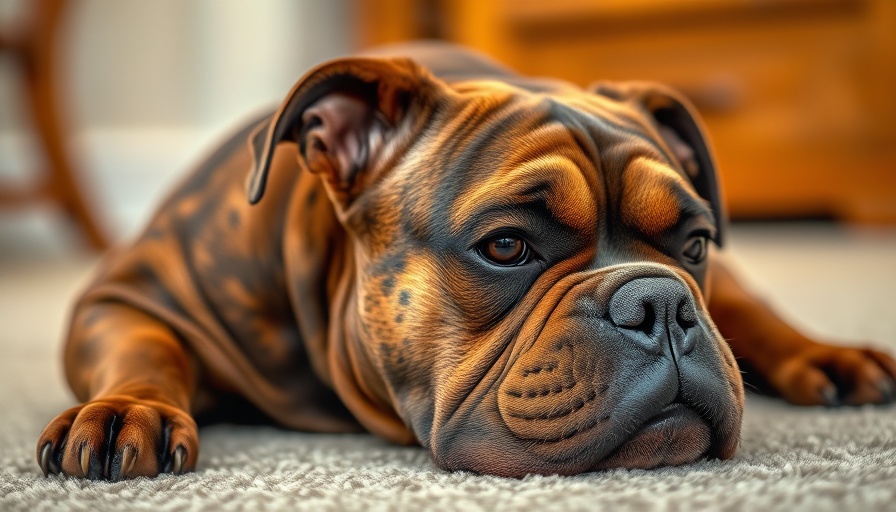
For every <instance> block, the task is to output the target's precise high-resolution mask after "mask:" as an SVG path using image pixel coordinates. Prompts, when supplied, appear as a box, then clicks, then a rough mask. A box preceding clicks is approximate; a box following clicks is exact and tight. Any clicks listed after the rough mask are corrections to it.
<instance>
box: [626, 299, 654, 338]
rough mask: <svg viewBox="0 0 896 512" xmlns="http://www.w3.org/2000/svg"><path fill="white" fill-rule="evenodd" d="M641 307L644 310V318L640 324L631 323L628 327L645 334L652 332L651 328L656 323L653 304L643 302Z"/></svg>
mask: <svg viewBox="0 0 896 512" xmlns="http://www.w3.org/2000/svg"><path fill="white" fill-rule="evenodd" d="M641 307H642V308H643V309H642V311H643V312H644V315H643V316H644V320H642V321H641V323H640V324H638V325H633V326H631V327H630V328H631V329H633V330H635V331H641V332H643V333H644V334H647V335H650V334H653V329H654V326H655V325H656V311H654V309H653V304H651V303H649V302H644V303H642V304H641Z"/></svg>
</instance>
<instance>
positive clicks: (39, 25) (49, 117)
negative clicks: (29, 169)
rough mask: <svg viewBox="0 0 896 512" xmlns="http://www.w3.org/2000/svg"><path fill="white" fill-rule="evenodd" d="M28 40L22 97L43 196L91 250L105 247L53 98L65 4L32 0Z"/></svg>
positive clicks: (59, 103) (57, 100) (58, 102)
mask: <svg viewBox="0 0 896 512" xmlns="http://www.w3.org/2000/svg"><path fill="white" fill-rule="evenodd" d="M36 4H37V5H36V6H35V7H36V14H37V15H36V16H35V17H34V18H33V20H32V21H33V23H34V25H33V26H32V31H31V34H32V37H31V38H30V41H29V42H28V45H27V46H28V47H27V48H26V49H25V51H26V53H27V55H26V56H25V58H24V59H23V62H24V64H25V65H24V68H25V73H24V75H25V80H26V87H25V89H26V91H27V92H26V94H27V98H28V107H29V110H30V112H31V116H32V121H33V123H34V128H35V130H36V131H37V136H38V139H39V141H40V144H41V147H42V148H43V150H44V155H45V157H46V159H47V167H48V168H47V175H46V176H45V179H46V182H45V188H44V191H43V192H44V194H45V195H46V196H48V197H49V198H50V199H53V200H55V201H56V202H57V203H58V204H59V205H60V206H61V207H62V209H63V211H64V212H65V213H67V214H68V216H69V218H70V219H71V220H73V221H74V222H75V223H76V225H77V226H78V227H79V228H80V230H81V232H82V233H83V235H84V236H85V238H86V240H87V242H88V243H89V244H90V246H91V247H93V248H94V249H97V250H102V249H105V248H106V247H107V245H108V244H107V242H106V238H105V236H104V235H103V232H102V230H101V229H100V227H99V225H98V224H97V222H96V220H95V219H94V216H93V214H92V212H91V208H90V207H88V204H87V201H86V200H85V196H84V191H83V189H82V188H81V185H80V184H79V182H78V179H76V176H77V173H76V172H75V169H74V168H73V166H72V163H71V162H72V160H71V156H70V152H69V149H68V147H67V145H66V142H67V138H66V137H65V133H64V131H63V130H64V128H63V122H62V118H63V112H64V109H63V108H62V103H63V102H62V101H61V100H60V98H59V97H58V96H57V94H56V92H57V91H56V84H58V83H59V82H58V80H59V78H58V76H57V73H56V69H57V62H56V59H55V57H56V54H57V51H56V50H57V46H56V45H57V43H58V38H57V36H58V28H59V21H60V20H61V18H62V13H63V10H64V9H65V4H66V2H65V0H39V1H38V2H36Z"/></svg>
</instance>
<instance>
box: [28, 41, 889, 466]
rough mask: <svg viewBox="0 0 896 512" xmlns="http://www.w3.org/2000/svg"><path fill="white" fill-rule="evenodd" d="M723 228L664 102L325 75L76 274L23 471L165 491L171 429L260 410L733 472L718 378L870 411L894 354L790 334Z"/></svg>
mask: <svg viewBox="0 0 896 512" xmlns="http://www.w3.org/2000/svg"><path fill="white" fill-rule="evenodd" d="M247 141H248V144H247ZM725 229H726V226H725V214H724V208H723V205H722V202H721V194H720V192H719V185H718V178H717V174H716V168H715V165H714V163H713V159H712V156H711V152H710V149H709V147H708V144H707V140H706V137H705V136H704V134H703V130H702V129H701V126H700V122H699V120H698V118H697V115H696V113H695V112H694V109H693V108H692V107H691V106H690V105H689V104H688V102H687V101H686V100H685V99H684V98H682V97H681V96H680V95H679V94H677V93H676V92H674V91H672V90H670V89H668V88H666V87H664V86H662V85H658V84H653V83H643V82H630V83H599V84H597V85H595V86H593V87H591V88H588V89H581V88H579V87H576V86H573V85H571V84H568V83H564V82H561V81H555V80H546V79H533V78H527V77H524V76H520V75H517V74H515V73H514V72H512V71H510V70H508V69H507V68H505V67H503V66H501V65H499V64H496V63H494V62H492V61H490V60H488V59H486V58H484V57H482V56H479V55H477V54H475V53H472V52H470V51H467V50H464V49H461V48H457V47H454V46H450V45H444V44H435V43H433V44H416V45H409V46H400V47H392V48H389V49H385V50H381V51H379V52H374V53H371V54H367V55H362V56H357V57H351V58H342V59H338V60H333V61H330V62H327V63H324V64H322V65H320V66H318V67H317V68H315V69H313V70H311V71H310V72H308V73H307V74H306V75H305V76H304V77H303V78H301V79H300V80H299V82H298V83H297V84H296V85H295V87H294V88H293V89H292V91H291V92H290V93H289V94H288V96H287V97H286V99H285V100H284V101H283V103H282V105H281V106H280V107H279V109H277V110H276V112H274V113H273V114H271V115H267V116H265V117H264V118H263V119H259V120H256V121H254V122H252V123H250V124H249V125H248V126H246V127H245V128H244V129H242V130H240V131H239V132H238V133H236V134H235V135H234V136H233V137H232V138H231V139H230V140H229V141H228V142H226V143H224V144H223V145H222V146H221V147H220V148H219V149H218V150H217V151H216V152H215V153H214V154H213V155H212V156H211V157H210V158H209V159H208V160H207V161H206V162H205V163H203V164H201V165H200V166H199V167H198V169H196V170H195V172H194V173H192V174H191V175H190V176H189V177H188V178H187V179H186V181H184V182H183V183H182V184H181V185H180V186H179V187H178V188H177V189H176V190H175V191H174V192H173V194H172V195H171V196H170V197H169V198H168V199H167V201H165V203H164V204H163V205H162V207H161V208H160V209H159V210H158V213H157V214H156V215H155V217H154V218H153V219H152V221H151V222H150V223H149V225H148V227H147V228H146V230H145V231H144V232H143V234H142V235H141V236H140V237H139V238H138V239H137V240H136V241H135V242H134V243H132V244H131V245H130V246H128V247H123V248H119V249H117V250H115V251H114V252H112V253H111V254H109V255H108V256H107V257H106V258H105V259H104V261H103V262H102V263H101V265H100V266H99V268H98V271H97V273H96V276H95V278H94V280H93V282H92V284H91V285H90V286H89V287H88V288H87V290H86V292H85V293H84V294H83V296H82V297H81V298H80V300H79V301H78V303H77V305H76V307H75V309H74V312H73V314H72V321H71V327H70V330H69V333H68V340H67V343H66V347H65V355H64V359H65V361H64V366H65V371H66V375H67V378H68V381H69V384H70V385H71V388H72V390H73V391H74V393H75V395H76V396H77V397H78V399H79V400H81V401H82V402H83V403H82V404H81V405H78V406H76V407H73V408H71V409H69V410H67V411H65V412H63V413H62V414H60V415H59V416H58V417H56V418H55V419H53V420H52V421H51V422H50V423H49V425H48V426H47V427H46V429H45V430H44V431H43V433H42V434H41V435H40V438H39V441H38V443H37V461H38V463H39V465H40V467H41V469H42V470H43V472H44V474H60V473H61V474H64V475H71V476H76V477H86V478H90V479H109V480H119V479H122V478H130V477H136V476H154V475H157V474H159V473H162V472H171V473H182V472H185V471H191V470H193V469H195V468H196V464H197V460H198V456H199V444H198V431H197V421H199V422H200V423H202V422H204V421H212V420H222V419H223V420H228V421H240V420H246V419H248V418H257V417H263V418H266V419H268V420H270V421H273V422H274V423H276V424H278V425H281V426H283V427H286V428H290V429H298V430H302V431H317V432H358V431H368V432H372V433H374V434H376V435H378V436H382V437H383V438H385V439H387V440H389V441H392V442H395V443H401V444H412V443H419V444H420V445H421V446H422V447H423V448H425V449H427V450H429V452H430V453H431V456H432V459H433V461H434V462H435V464H436V465H438V466H439V467H441V468H444V469H446V470H468V471H473V472H477V473H484V474H493V475H501V476H508V477H520V476H523V475H526V474H530V473H537V474H562V475H571V474H576V473H580V472H586V471H593V470H598V469H601V468H615V467H624V468H654V467H657V466H662V465H676V464H685V463H689V462H692V461H696V460H699V459H702V458H718V459H728V458H731V457H732V456H733V455H734V454H735V451H736V449H737V447H738V442H739V435H740V427H741V417H742V412H743V408H744V391H743V389H744V387H743V382H742V379H741V373H742V372H745V373H746V378H747V379H748V380H752V381H753V382H754V383H755V384H756V385H757V386H759V387H760V388H761V389H764V390H767V391H769V392H772V393H776V394H778V395H780V396H782V397H783V398H785V399H786V400H788V401H790V402H792V403H795V404H803V405H817V404H820V405H835V404H864V403H885V402H890V401H892V400H893V396H894V380H896V362H894V360H893V359H892V358H891V357H890V356H888V355H886V354H884V353H881V352H878V351H875V350H871V349H863V348H845V347H836V346H830V345H826V344H822V343H819V342H817V341H814V340H811V339H808V338H807V337H805V336H804V335H802V334H800V333H798V332H797V331H795V330H794V329H793V328H791V327H790V326H789V325H787V324H786V323H785V322H784V321H782V320H781V319H780V318H779V317H778V316H776V315H775V313H774V312H772V311H771V310H770V309H769V308H768V307H767V306H765V305H764V304H763V303H762V302H761V301H760V300H758V299H757V298H756V297H755V296H753V295H751V294H750V293H749V292H747V291H745V289H744V287H743V286H741V285H740V284H739V283H738V281H737V280H736V279H735V277H733V276H732V274H731V273H730V272H729V271H728V270H727V269H726V268H725V266H724V264H723V263H722V262H721V260H720V258H719V256H718V253H717V252H716V249H715V248H714V247H713V246H719V247H720V246H722V244H723V242H724V240H725V234H726V233H725Z"/></svg>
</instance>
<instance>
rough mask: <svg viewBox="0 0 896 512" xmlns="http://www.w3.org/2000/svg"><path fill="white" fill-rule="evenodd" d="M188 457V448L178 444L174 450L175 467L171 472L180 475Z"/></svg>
mask: <svg viewBox="0 0 896 512" xmlns="http://www.w3.org/2000/svg"><path fill="white" fill-rule="evenodd" d="M186 458H187V450H186V448H184V447H183V446H178V447H177V448H176V449H175V450H174V467H173V468H172V469H171V472H172V473H174V474H175V475H179V474H180V472H181V470H182V469H183V467H184V460H185V459H186Z"/></svg>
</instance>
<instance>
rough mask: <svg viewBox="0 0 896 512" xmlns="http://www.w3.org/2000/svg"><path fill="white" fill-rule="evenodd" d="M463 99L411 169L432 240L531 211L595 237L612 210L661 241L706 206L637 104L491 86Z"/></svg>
mask: <svg viewBox="0 0 896 512" xmlns="http://www.w3.org/2000/svg"><path fill="white" fill-rule="evenodd" d="M458 92H459V94H458V95H457V97H455V98H451V100H450V101H449V102H448V104H447V105H446V106H445V107H444V108H443V109H442V110H441V112H440V116H441V118H440V119H438V120H437V121H436V122H435V123H433V127H432V128H431V130H430V131H429V132H428V133H427V134H426V135H425V139H426V140H425V143H424V144H422V146H423V147H424V148H426V149H425V150H424V151H421V152H419V153H417V154H415V155H412V156H411V160H412V161H411V162H409V165H407V166H406V169H408V170H410V171H411V172H410V173H408V174H406V175H405V178H406V180H407V181H406V184H409V185H410V186H409V187H408V186H405V187H403V188H404V189H405V190H407V191H408V192H409V193H410V195H411V196H413V197H414V200H413V201H411V203H412V205H413V206H412V208H411V210H410V212H411V213H412V219H411V221H412V223H413V225H414V227H415V229H416V230H417V231H418V232H419V234H420V235H423V236H424V237H427V238H428V237H429V236H431V235H436V236H449V237H454V236H457V235H458V234H459V233H461V232H463V231H465V230H469V229H470V228H471V226H474V227H476V226H479V227H480V228H479V229H481V230H482V231H487V230H488V229H489V227H490V226H489V224H488V223H487V222H482V221H483V220H484V219H488V218H494V217H496V216H502V217H505V218H506V217H508V216H510V217H512V216H514V215H519V214H520V212H521V211H523V210H525V211H540V212H541V213H543V214H545V215H547V216H550V217H551V218H553V219H555V220H557V221H558V222H560V223H561V224H563V225H564V226H566V227H568V228H571V229H573V230H587V229H590V228H593V227H594V226H595V225H596V224H597V222H598V217H599V216H600V215H602V214H607V208H613V209H615V210H616V211H617V213H618V214H620V215H621V216H622V217H623V219H628V220H630V221H632V222H634V223H636V224H642V225H641V226H636V227H638V228H639V229H641V230H642V231H645V232H650V233H651V234H652V233H655V232H658V231H661V230H663V229H665V228H667V227H669V226H671V225H672V224H674V223H675V222H677V220H678V214H677V212H678V211H680V210H681V209H682V208H684V207H685V205H684V204H683V203H687V202H689V201H690V200H691V199H694V200H696V194H693V192H692V190H691V189H690V187H689V185H688V184H687V181H686V180H685V179H684V178H683V176H684V174H683V172H682V171H681V170H680V169H678V168H677V165H676V164H675V163H674V161H673V160H672V159H671V157H670V155H669V152H668V151H667V149H666V148H665V147H664V145H663V143H662V142H661V139H660V138H659V136H658V134H657V132H656V127H655V126H654V125H652V124H651V122H650V121H649V120H648V118H647V116H646V115H644V114H643V113H642V112H640V111H637V110H635V109H634V108H632V107H630V106H628V105H625V104H621V103H618V102H614V101H612V100H609V99H606V98H602V97H598V96H596V95H591V94H587V93H584V92H579V93H576V92H572V91H570V92H563V93H559V94H551V95H548V94H533V93H528V92H526V91H521V90H519V89H516V88H513V87H510V86H504V85H502V84H491V83H488V84H482V83H473V84H469V85H468V86H467V87H466V88H464V87H463V86H460V87H458ZM421 169H425V170H426V171H425V173H421V172H419V171H420V170H421ZM608 195H609V196H611V197H621V198H624V200H623V201H608V199H607V197H608ZM645 213H646V215H645ZM486 234H487V233H485V232H482V233H475V234H474V236H484V235H486ZM427 235H429V236H427Z"/></svg>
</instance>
